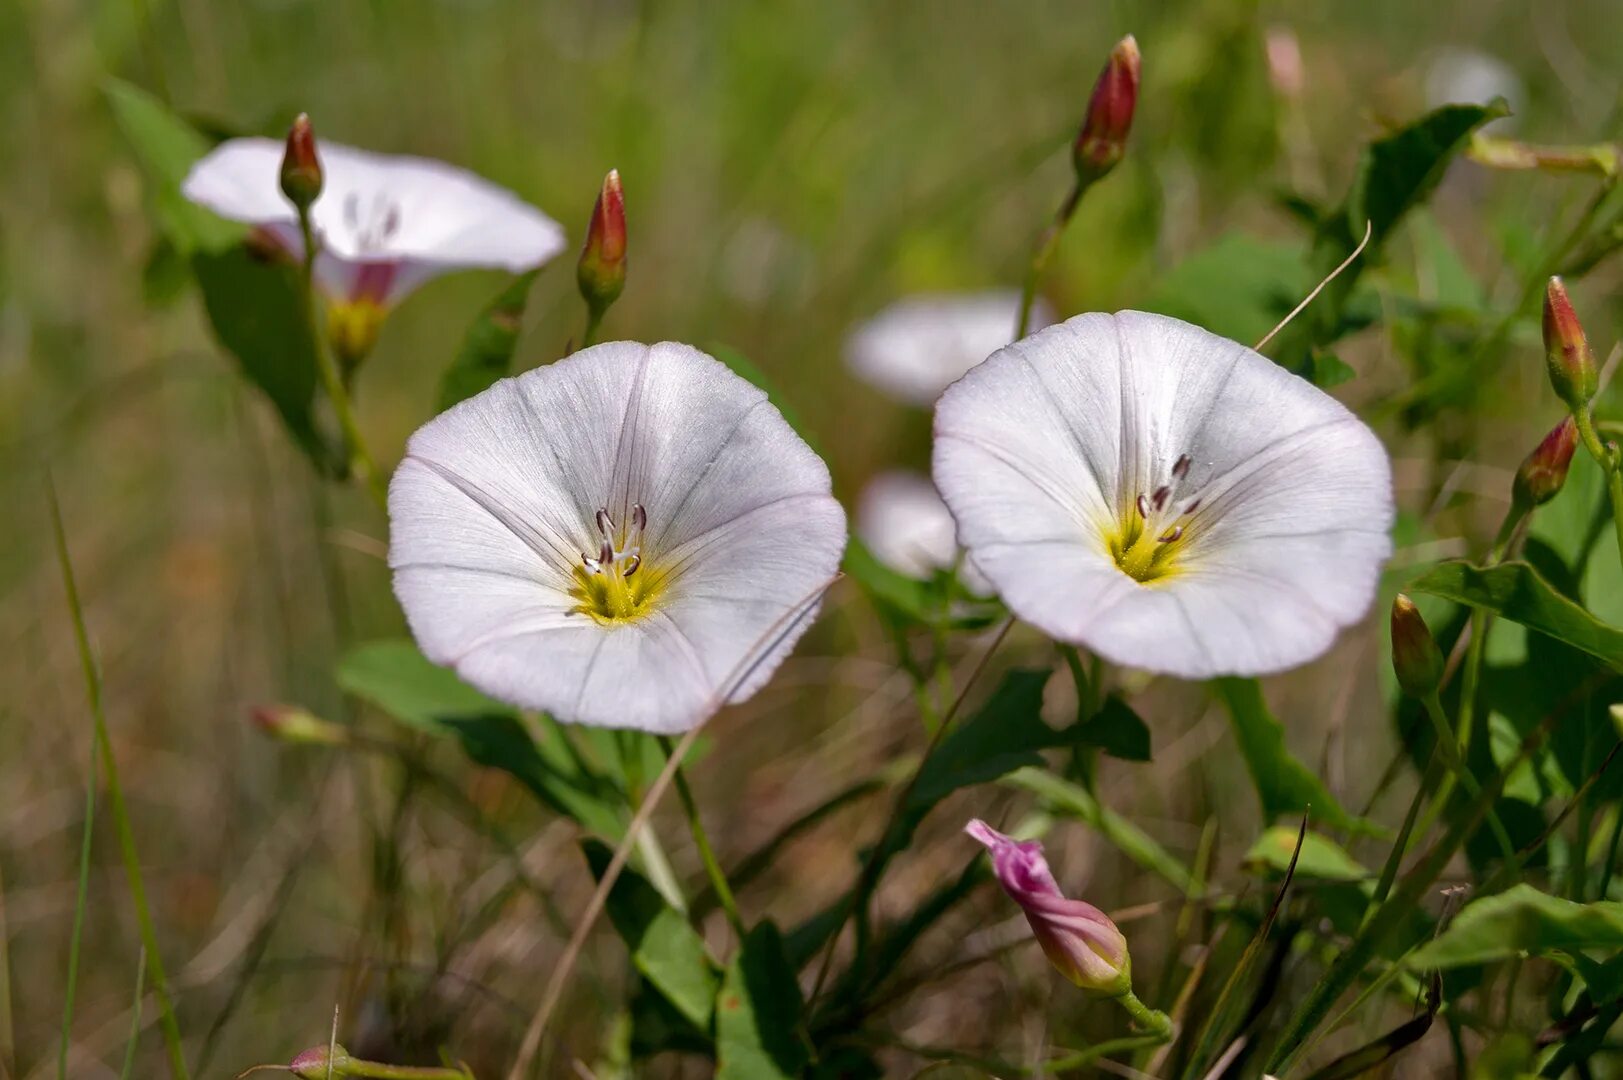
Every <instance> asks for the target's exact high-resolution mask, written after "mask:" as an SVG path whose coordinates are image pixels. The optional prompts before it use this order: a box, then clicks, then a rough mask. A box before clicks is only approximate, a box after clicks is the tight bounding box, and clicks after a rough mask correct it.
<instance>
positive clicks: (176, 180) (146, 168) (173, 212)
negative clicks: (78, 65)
mask: <svg viewBox="0 0 1623 1080" xmlns="http://www.w3.org/2000/svg"><path fill="white" fill-rule="evenodd" d="M102 90H103V92H104V93H105V94H106V95H107V102H108V104H109V105H110V106H111V107H112V111H113V120H114V122H115V123H116V124H117V125H118V128H119V130H120V131H121V132H122V133H123V135H124V137H125V139H127V140H128V141H129V144H130V147H131V149H132V150H134V151H135V157H136V160H137V162H138V163H139V164H140V166H141V170H142V172H144V173H145V174H146V178H147V182H148V184H149V186H150V194H151V198H152V208H153V213H154V214H155V215H156V216H157V218H158V223H159V225H160V226H161V227H162V229H163V232H164V234H165V235H166V236H168V237H169V240H170V242H171V243H173V244H174V245H175V247H176V248H178V249H179V250H180V251H181V252H182V253H184V254H191V253H193V252H196V251H216V252H217V251H224V250H226V249H227V248H230V247H234V246H235V245H236V244H238V243H239V242H240V241H241V240H242V238H243V236H244V235H246V233H247V230H246V229H244V228H243V227H242V226H241V225H238V224H236V223H234V222H229V221H225V220H224V219H222V218H219V217H217V216H215V215H214V214H213V213H211V212H209V211H208V210H205V209H203V208H202V207H201V206H198V205H197V204H195V203H193V202H191V201H190V200H188V199H187V198H186V197H185V196H184V195H182V194H181V193H180V185H181V183H182V182H183V181H184V180H185V179H186V174H187V173H188V172H190V171H191V167H192V165H193V164H194V163H195V162H196V161H197V159H198V158H200V157H202V156H203V155H204V154H206V153H208V152H209V148H210V147H209V141H208V140H207V139H205V138H204V137H203V136H202V135H200V134H198V133H197V131H196V130H195V129H194V128H192V126H191V125H189V124H187V123H186V122H185V121H184V120H182V119H180V118H179V117H178V116H176V115H175V114H174V113H172V112H170V111H169V110H168V109H167V108H165V107H164V106H163V104H162V103H161V102H159V101H158V99H157V98H155V97H153V96H152V95H150V94H148V93H147V92H146V91H144V90H138V89H136V88H135V87H133V86H131V85H130V84H129V83H126V82H121V81H120V80H118V79H109V80H107V82H106V83H105V84H103V86H102Z"/></svg>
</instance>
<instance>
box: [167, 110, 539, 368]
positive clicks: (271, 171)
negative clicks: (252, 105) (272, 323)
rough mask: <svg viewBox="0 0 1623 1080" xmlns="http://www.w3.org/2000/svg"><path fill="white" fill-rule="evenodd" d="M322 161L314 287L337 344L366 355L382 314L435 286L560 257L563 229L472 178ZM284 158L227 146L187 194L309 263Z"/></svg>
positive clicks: (344, 151) (250, 144)
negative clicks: (468, 274)
mask: <svg viewBox="0 0 1623 1080" xmlns="http://www.w3.org/2000/svg"><path fill="white" fill-rule="evenodd" d="M316 151H317V155H318V156H319V158H320V161H321V171H322V176H323V186H322V190H321V195H320V197H319V198H317V199H316V201H315V204H314V205H313V206H312V207H311V208H310V215H311V223H312V225H313V226H314V228H315V232H316V237H317V239H318V241H319V242H320V246H321V251H320V254H319V255H318V256H317V258H316V265H315V273H316V279H317V281H318V282H319V284H320V285H321V288H322V290H323V291H324V292H325V293H326V294H327V297H328V301H329V303H330V304H331V305H332V309H331V313H332V317H333V320H334V323H335V325H334V338H335V340H342V339H343V337H344V336H345V335H348V336H349V337H351V338H352V339H354V340H355V341H356V343H357V347H360V348H361V351H362V352H364V347H365V346H369V345H370V337H371V336H375V335H376V332H377V325H378V323H379V322H380V321H381V319H382V316H383V314H384V313H385V312H387V311H388V309H389V308H390V307H392V306H393V305H394V304H396V303H398V302H399V301H400V300H401V299H402V298H403V297H404V296H405V295H406V294H407V293H409V292H411V291H412V290H413V289H415V288H416V287H417V286H419V285H421V284H422V283H423V282H425V281H428V280H429V279H430V278H433V277H435V276H437V275H439V274H443V273H447V272H449V271H453V270H462V269H471V268H488V269H502V270H508V271H512V272H514V273H518V272H520V271H524V270H530V269H533V268H534V267H537V266H540V265H541V264H542V263H544V262H546V261H547V260H548V259H550V258H552V257H553V256H554V255H556V254H558V252H560V251H562V250H563V247H564V232H563V229H562V228H561V227H560V226H559V225H558V223H557V222H555V221H553V220H552V219H551V218H549V217H547V216H546V215H545V214H543V213H541V211H539V210H537V209H535V208H534V207H532V206H530V205H529V204H528V203H525V202H524V201H523V200H521V199H520V198H519V197H518V196H517V195H514V194H513V193H512V192H511V191H508V190H507V189H506V188H502V187H498V186H497V185H495V184H492V183H490V182H489V181H487V180H484V179H482V178H480V177H478V176H475V175H474V174H473V173H470V172H468V171H467V170H465V169H459V168H457V167H455V166H453V165H447V164H445V163H444V162H440V161H434V160H431V159H429V158H420V157H408V156H395V155H387V154H374V153H371V152H369V151H366V150H357V149H354V148H352V147H348V146H341V145H339V144H337V143H332V142H327V141H325V140H321V141H318V143H317V147H316ZM284 152H285V148H284V146H283V145H282V143H280V142H277V141H274V140H272V139H259V138H247V139H231V140H228V141H226V142H224V143H221V144H220V145H219V146H217V147H215V149H214V150H212V151H210V152H209V153H208V154H207V155H206V156H204V157H203V158H202V159H201V160H200V161H198V162H197V164H195V165H193V166H192V170H191V172H190V174H189V175H187V177H186V181H185V184H184V186H183V188H182V190H183V191H184V192H185V195H186V197H187V198H188V199H191V200H192V201H193V202H195V203H199V204H201V205H203V206H206V207H208V208H209V209H210V210H212V211H214V212H215V213H216V214H219V215H220V216H221V217H225V218H230V219H231V220H232V221H240V222H243V223H245V224H248V225H254V226H257V227H258V228H259V230H260V232H261V234H262V235H265V236H268V237H269V238H270V239H271V240H273V241H274V242H275V243H276V244H277V245H278V246H280V247H281V248H283V249H284V250H286V251H287V252H288V254H289V255H291V256H292V257H293V258H302V257H303V253H304V244H303V241H302V239H301V237H300V235H299V224H298V222H299V216H298V212H297V211H296V210H295V209H294V208H293V204H292V203H291V202H289V201H288V200H287V198H286V197H285V196H284V195H283V194H282V191H281V187H280V183H279V177H280V170H281V164H282V156H283V154H284Z"/></svg>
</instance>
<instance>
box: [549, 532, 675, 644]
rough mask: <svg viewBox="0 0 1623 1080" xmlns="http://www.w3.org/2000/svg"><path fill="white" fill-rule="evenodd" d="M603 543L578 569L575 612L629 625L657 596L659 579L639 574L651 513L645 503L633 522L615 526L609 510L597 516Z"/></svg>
mask: <svg viewBox="0 0 1623 1080" xmlns="http://www.w3.org/2000/svg"><path fill="white" fill-rule="evenodd" d="M596 522H597V531H598V535H599V536H601V537H602V542H601V543H600V544H599V545H598V549H597V552H596V553H595V554H587V553H585V552H582V553H581V557H580V561H581V565H579V566H577V567H575V587H574V588H573V589H571V590H570V595H572V596H573V597H574V598H575V600H576V601H577V603H576V606H575V610H576V611H579V612H582V613H583V614H586V615H590V616H591V617H592V618H593V619H595V620H596V621H598V622H599V623H602V624H604V625H612V624H615V623H623V622H630V621H631V620H633V619H636V618H638V617H639V616H641V615H644V614H646V613H647V610H648V606H649V602H650V601H651V600H652V599H653V597H654V595H655V594H656V593H658V591H659V587H660V581H659V579H658V578H657V577H656V576H655V575H652V574H648V573H643V574H638V573H637V571H639V570H641V569H642V533H643V529H644V528H646V527H647V525H648V512H647V511H646V510H644V509H643V507H642V503H637V504H636V505H635V506H633V507H632V508H631V520H630V521H629V522H625V523H622V524H621V525H616V524H615V523H614V519H613V518H612V517H610V516H609V511H608V508H607V507H599V508H598V511H597V516H596Z"/></svg>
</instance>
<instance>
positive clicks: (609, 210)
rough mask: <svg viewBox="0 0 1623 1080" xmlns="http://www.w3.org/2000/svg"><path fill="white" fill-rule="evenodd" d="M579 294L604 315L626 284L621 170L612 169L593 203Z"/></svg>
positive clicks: (579, 275)
mask: <svg viewBox="0 0 1623 1080" xmlns="http://www.w3.org/2000/svg"><path fill="white" fill-rule="evenodd" d="M576 278H577V280H578V281H579V282H580V294H581V296H583V297H585V298H586V303H587V304H588V305H590V306H591V308H592V310H594V311H596V312H598V313H599V314H601V313H602V312H603V311H604V310H605V309H607V308H608V306H609V305H610V304H612V303H614V301H615V299H616V298H618V297H619V295H620V291H621V290H622V289H624V288H625V287H626V200H625V193H624V192H623V191H622V190H621V188H620V173H619V170H617V169H610V170H609V175H607V176H605V177H604V178H603V190H602V191H600V192H598V195H597V202H596V203H595V204H594V205H593V206H592V222H591V224H590V225H589V226H587V229H586V244H585V246H584V247H582V248H581V251H580V264H579V266H578V267H577V268H576Z"/></svg>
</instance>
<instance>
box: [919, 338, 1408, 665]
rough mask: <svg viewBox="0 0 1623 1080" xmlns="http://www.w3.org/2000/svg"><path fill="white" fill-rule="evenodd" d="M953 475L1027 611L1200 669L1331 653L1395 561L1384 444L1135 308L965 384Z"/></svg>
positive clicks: (1242, 354)
mask: <svg viewBox="0 0 1623 1080" xmlns="http://www.w3.org/2000/svg"><path fill="white" fill-rule="evenodd" d="M935 482H936V487H937V488H939V489H940V491H941V494H942V497H943V498H945V499H946V502H947V505H948V506H949V507H950V508H951V509H952V513H953V516H954V517H955V518H956V519H957V521H958V539H959V541H960V542H961V543H962V544H963V545H964V547H965V548H966V549H967V550H968V552H969V554H970V557H972V558H973V559H974V560H975V564H976V566H977V567H979V569H980V571H981V573H983V574H985V575H986V577H987V578H988V579H989V580H990V581H991V582H992V584H993V586H994V587H996V589H997V590H998V592H999V593H1000V594H1001V595H1002V597H1003V599H1004V601H1005V602H1006V603H1007V604H1008V605H1009V607H1010V609H1012V610H1013V611H1014V612H1015V614H1017V615H1019V616H1020V617H1021V618H1023V619H1026V620H1028V621H1029V622H1031V623H1033V624H1034V625H1036V626H1037V627H1039V628H1040V629H1042V630H1044V631H1046V632H1047V633H1049V634H1050V635H1052V636H1053V637H1055V638H1058V639H1059V640H1062V641H1068V642H1073V643H1076V644H1081V645H1085V646H1087V647H1088V648H1089V649H1091V650H1093V651H1094V652H1096V653H1098V654H1100V655H1102V656H1104V657H1105V658H1107V659H1109V660H1111V661H1113V662H1115V663H1118V664H1123V665H1127V666H1130V667H1136V668H1144V669H1147V670H1150V671H1157V672H1162V673H1166V674H1171V675H1179V676H1183V677H1187V678H1206V677H1209V676H1214V675H1258V674H1263V673H1266V672H1272V671H1280V670H1283V669H1285V668H1289V667H1293V666H1295V665H1297V664H1302V663H1305V662H1307V661H1308V660H1311V659H1313V658H1314V657H1316V656H1318V655H1320V654H1321V653H1323V652H1324V651H1325V650H1326V649H1327V648H1329V646H1330V644H1331V643H1332V642H1333V641H1334V640H1335V637H1336V634H1337V632H1338V631H1340V630H1341V628H1343V627H1345V626H1347V625H1349V624H1351V623H1353V622H1355V621H1357V620H1358V619H1359V618H1360V617H1362V616H1363V614H1364V612H1365V611H1366V610H1368V608H1369V605H1370V602H1371V600H1372V599H1373V598H1374V595H1375V588H1376V584H1377V582H1378V580H1379V576H1380V569H1381V564H1382V563H1383V562H1384V561H1385V560H1386V558H1387V556H1388V555H1389V554H1390V553H1391V541H1390V539H1389V538H1388V535H1387V532H1388V529H1389V528H1390V527H1391V524H1392V516H1393V508H1392V477H1391V468H1390V465H1389V464H1388V462H1387V458H1386V452H1385V450H1383V449H1382V447H1381V444H1380V441H1379V440H1378V439H1377V438H1376V437H1375V434H1374V432H1372V431H1370V429H1369V428H1367V427H1365V426H1364V424H1363V423H1362V422H1361V421H1360V420H1359V419H1358V418H1357V417H1356V416H1354V415H1353V414H1352V413H1351V412H1349V411H1348V410H1347V409H1346V408H1345V407H1344V406H1342V405H1341V404H1340V403H1339V402H1337V401H1336V400H1335V399H1334V398H1331V397H1330V396H1329V395H1327V394H1325V393H1324V392H1322V391H1320V390H1319V389H1317V388H1316V387H1314V386H1312V385H1311V384H1309V383H1308V382H1306V381H1304V380H1302V379H1300V378H1297V377H1296V376H1295V375H1292V374H1290V373H1289V372H1287V371H1285V370H1284V369H1283V368H1280V367H1279V366H1278V365H1276V364H1274V363H1273V362H1272V361H1270V360H1268V359H1267V358H1266V357H1264V356H1262V355H1261V354H1260V353H1257V352H1254V351H1253V350H1251V349H1248V348H1246V347H1245V346H1243V345H1239V344H1237V343H1235V342H1233V341H1229V340H1227V339H1226V338H1220V337H1218V336H1216V335H1215V334H1211V333H1208V332H1207V331H1205V330H1202V329H1200V328H1199V327H1195V326H1191V325H1189V324H1188V323H1184V322H1180V321H1178V320H1177V319H1170V318H1167V317H1165V316H1161V315H1148V314H1144V313H1143V312H1137V311H1124V312H1120V313H1119V314H1116V315H1113V316H1112V315H1102V314H1090V315H1082V316H1079V317H1077V318H1075V319H1071V320H1070V321H1069V322H1066V323H1063V324H1061V325H1059V326H1054V327H1050V328H1049V329H1047V330H1044V331H1042V332H1041V333H1038V334H1035V335H1033V336H1032V337H1029V338H1026V339H1024V340H1022V341H1019V342H1017V343H1015V344H1014V345H1011V346H1009V347H1008V348H1006V349H1003V350H1002V351H1000V352H998V353H997V354H996V355H994V356H992V357H991V358H990V359H988V360H987V361H986V363H984V364H982V365H981V366H980V367H978V368H976V369H975V370H974V371H972V372H970V373H969V375H967V376H966V377H965V378H964V379H963V380H961V381H960V382H958V383H957V384H956V385H955V386H953V387H952V389H950V390H948V391H947V392H946V394H944V395H943V396H942V398H941V403H940V404H939V405H938V406H937V407H936V415H935Z"/></svg>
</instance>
